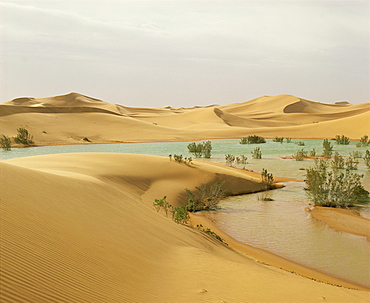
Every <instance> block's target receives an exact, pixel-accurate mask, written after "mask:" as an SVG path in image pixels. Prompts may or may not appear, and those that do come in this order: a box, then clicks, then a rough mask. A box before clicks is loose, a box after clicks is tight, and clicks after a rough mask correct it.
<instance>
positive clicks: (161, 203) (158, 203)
mask: <svg viewBox="0 0 370 303" xmlns="http://www.w3.org/2000/svg"><path fill="white" fill-rule="evenodd" d="M166 199H167V197H166V196H164V197H163V198H162V199H155V200H154V202H153V206H154V207H155V209H156V210H157V212H158V211H160V209H161V208H163V209H164V211H165V213H166V216H167V215H168V212H169V211H170V210H171V209H172V205H171V204H169V203H168V202H167V200H166Z"/></svg>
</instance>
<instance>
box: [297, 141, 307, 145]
mask: <svg viewBox="0 0 370 303" xmlns="http://www.w3.org/2000/svg"><path fill="white" fill-rule="evenodd" d="M297 145H298V146H305V144H304V142H303V141H298V142H297Z"/></svg>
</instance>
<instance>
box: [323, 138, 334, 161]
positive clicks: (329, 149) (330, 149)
mask: <svg viewBox="0 0 370 303" xmlns="http://www.w3.org/2000/svg"><path fill="white" fill-rule="evenodd" d="M322 146H323V148H324V151H323V157H324V158H325V159H330V158H331V155H332V153H333V145H331V143H330V142H329V140H328V139H325V140H324V141H323V143H322Z"/></svg>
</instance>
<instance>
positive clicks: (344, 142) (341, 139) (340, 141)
mask: <svg viewBox="0 0 370 303" xmlns="http://www.w3.org/2000/svg"><path fill="white" fill-rule="evenodd" d="M335 141H336V142H337V144H342V145H348V144H349V138H348V137H346V136H344V135H342V136H339V135H336V136H335Z"/></svg>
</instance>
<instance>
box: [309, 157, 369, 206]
mask: <svg viewBox="0 0 370 303" xmlns="http://www.w3.org/2000/svg"><path fill="white" fill-rule="evenodd" d="M306 173H307V175H306V184H307V185H308V188H307V195H308V197H309V198H310V199H311V200H312V201H313V202H314V204H315V205H317V206H327V207H348V206H350V205H353V204H364V203H368V202H369V200H370V199H369V192H368V191H367V190H365V189H364V187H363V186H362V184H361V178H362V177H363V175H359V174H356V173H352V172H351V171H350V170H348V169H346V170H345V171H340V170H333V171H331V170H329V162H328V161H327V160H315V165H314V166H313V167H311V168H309V169H307V170H306Z"/></svg>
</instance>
